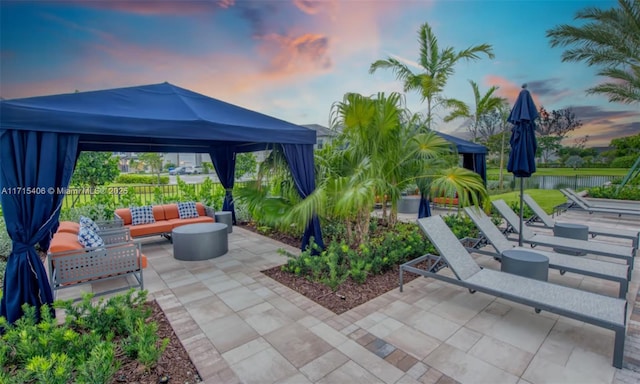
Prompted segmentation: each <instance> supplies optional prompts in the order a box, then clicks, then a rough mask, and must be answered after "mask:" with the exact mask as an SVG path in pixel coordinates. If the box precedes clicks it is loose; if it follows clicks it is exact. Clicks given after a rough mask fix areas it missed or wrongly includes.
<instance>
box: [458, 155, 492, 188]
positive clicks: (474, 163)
mask: <svg viewBox="0 0 640 384" xmlns="http://www.w3.org/2000/svg"><path fill="white" fill-rule="evenodd" d="M486 156H487V155H486V154H484V153H465V154H464V155H462V166H463V167H464V168H466V169H470V170H472V171H474V172H475V173H477V174H479V175H480V177H482V181H483V182H484V184H485V185H486V184H487V159H486Z"/></svg>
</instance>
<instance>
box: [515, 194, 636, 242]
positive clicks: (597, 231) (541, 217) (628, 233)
mask: <svg viewBox="0 0 640 384" xmlns="http://www.w3.org/2000/svg"><path fill="white" fill-rule="evenodd" d="M523 199H524V202H525V204H527V205H528V206H529V208H531V210H532V211H533V214H534V215H533V217H531V218H529V220H527V223H529V222H535V221H540V222H541V223H542V224H543V225H544V226H545V227H547V228H553V227H554V226H555V225H556V221H555V220H554V219H553V218H552V217H551V216H549V215H548V214H547V213H546V212H545V211H544V209H542V207H541V206H539V205H538V203H537V202H536V201H535V200H534V199H533V198H532V197H531V196H529V195H527V194H525V195H524V196H523ZM589 234H590V235H591V237H596V236H598V235H600V236H609V237H618V238H622V239H630V240H631V243H632V245H633V248H635V249H638V241H639V240H640V231H632V230H624V229H617V228H616V229H608V228H596V227H591V226H590V227H589Z"/></svg>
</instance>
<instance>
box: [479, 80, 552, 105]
mask: <svg viewBox="0 0 640 384" xmlns="http://www.w3.org/2000/svg"><path fill="white" fill-rule="evenodd" d="M484 83H485V84H486V85H487V86H490V87H491V86H496V87H499V88H498V90H497V91H496V95H498V96H500V97H504V98H505V99H507V101H508V102H509V104H510V105H513V103H514V102H515V101H516V99H517V98H518V95H519V94H520V91H521V90H522V84H516V83H515V82H512V81H509V80H507V79H505V78H503V77H501V76H498V75H487V76H485V77H484ZM532 96H533V102H534V103H536V106H538V108H539V107H540V100H539V99H538V96H537V95H535V94H532Z"/></svg>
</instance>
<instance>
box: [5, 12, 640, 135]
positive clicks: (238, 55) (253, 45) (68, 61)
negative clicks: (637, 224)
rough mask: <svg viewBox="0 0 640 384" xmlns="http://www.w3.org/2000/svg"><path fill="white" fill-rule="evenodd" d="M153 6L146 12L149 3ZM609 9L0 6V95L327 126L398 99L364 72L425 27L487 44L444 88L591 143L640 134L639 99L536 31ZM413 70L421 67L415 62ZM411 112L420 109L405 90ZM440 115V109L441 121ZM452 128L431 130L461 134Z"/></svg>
mask: <svg viewBox="0 0 640 384" xmlns="http://www.w3.org/2000/svg"><path fill="white" fill-rule="evenodd" d="M152 3H153V4H152ZM615 4H616V2H615V1H579V0H566V1H551V0H549V1H532V0H529V1H519V0H511V1H508V0H503V1H493V0H482V1H480V0H460V1H437V0H434V1H402V0H400V1H392V0H375V1H374V0H368V1H367V0H363V1H305V0H286V1H285V0H261V1H241V0H220V1H203V0H200V1H153V2H152V1H142V0H138V1H120V0H118V1H111V2H108V1H89V2H87V1H39V2H29V1H7V0H3V1H2V2H1V3H0V7H1V15H0V18H1V19H0V28H1V30H0V96H1V97H3V98H5V99H10V98H18V97H29V96H39V95H48V94H57V93H68V92H74V91H75V90H79V91H89V90H96V89H103V88H117V87H124V86H131V85H139V84H152V83H160V82H164V81H168V82H170V83H172V84H175V85H178V86H181V87H184V88H189V89H191V90H194V91H196V92H200V93H203V94H205V95H208V96H211V97H215V98H218V99H221V100H224V101H227V102H231V103H236V104H238V105H241V106H243V107H247V108H251V109H255V110H257V111H260V112H263V113H266V114H270V115H273V116H276V117H278V118H282V119H285V120H288V121H291V122H293V123H297V124H311V123H316V124H322V125H325V126H326V125H328V124H329V114H330V110H331V105H332V103H334V102H336V101H340V100H341V99H342V97H343V95H344V94H345V93H346V92H359V93H362V94H366V95H368V94H374V93H376V92H379V91H384V92H391V91H401V89H402V87H401V84H400V83H399V82H398V81H396V80H395V79H394V77H393V74H392V73H391V72H384V71H379V72H377V73H375V74H373V75H370V74H369V73H368V69H369V66H370V64H371V63H372V62H373V61H375V60H377V59H379V58H386V57H388V56H393V57H397V58H399V59H400V60H403V61H404V62H405V63H407V64H409V65H412V63H414V62H415V61H416V60H417V58H418V43H417V31H418V27H419V26H420V24H422V23H424V22H428V23H429V24H430V25H431V26H432V28H433V30H434V32H435V34H436V36H437V37H438V40H439V43H440V45H441V47H445V46H453V47H455V48H457V49H463V48H466V47H469V46H471V45H475V44H481V43H488V44H491V45H493V48H494V53H495V56H496V57H495V59H493V60H490V59H482V60H481V61H478V62H473V63H460V64H459V65H458V66H457V67H456V73H455V75H454V76H453V77H452V78H451V80H450V82H449V84H448V86H447V88H446V89H445V94H446V96H448V97H454V98H458V99H461V100H463V101H465V102H467V103H472V100H473V96H472V93H471V87H470V86H469V84H468V80H474V81H476V82H477V83H478V84H479V85H480V89H481V92H485V91H486V90H487V89H488V88H489V87H490V86H492V85H497V86H500V89H499V95H501V96H504V97H506V98H507V99H508V100H509V101H510V102H513V101H515V97H516V95H517V92H518V91H519V88H520V85H521V84H522V83H523V82H527V83H528V84H529V89H530V90H531V92H532V94H533V95H534V100H535V101H536V103H537V104H538V105H544V106H545V108H547V109H558V108H567V107H571V108H573V110H574V111H575V112H576V115H577V117H578V118H579V119H581V120H582V121H583V123H584V127H583V128H582V129H580V130H578V131H576V132H575V133H573V137H571V138H569V139H568V140H567V141H566V142H565V143H566V144H571V143H572V141H573V140H574V139H575V138H579V137H583V136H585V135H589V137H590V140H589V142H588V145H590V146H602V145H607V144H608V143H609V141H610V140H611V138H614V137H619V136H627V135H631V134H635V133H637V132H639V131H640V108H638V106H637V105H635V106H634V105H622V104H612V103H609V102H608V101H607V99H606V98H605V97H603V96H588V95H586V94H585V89H587V88H589V87H591V86H593V85H595V84H597V83H598V82H600V81H601V79H599V78H598V77H596V76H595V72H596V71H595V69H593V68H589V67H587V66H586V65H585V64H581V63H562V62H561V60H560V57H561V54H562V49H560V48H554V49H552V48H551V47H550V46H549V42H548V39H547V38H546V37H545V33H546V31H547V30H548V29H550V28H552V27H554V26H556V25H559V24H563V23H573V22H574V21H573V17H574V15H575V12H576V11H577V10H580V9H583V8H585V7H587V6H593V7H598V8H610V7H613V6H615ZM415 70H418V69H417V68H415ZM407 105H408V107H409V108H410V109H411V110H412V111H414V112H420V111H423V110H424V105H423V104H422V103H421V102H420V99H419V97H418V96H417V95H415V94H409V95H407ZM445 112H446V111H442V110H440V111H438V114H439V116H444V114H445ZM462 123H463V121H454V122H452V123H448V124H444V123H440V124H438V126H437V129H439V130H443V131H446V132H451V131H455V130H458V131H459V130H460V128H459V126H460V125H461V124H462Z"/></svg>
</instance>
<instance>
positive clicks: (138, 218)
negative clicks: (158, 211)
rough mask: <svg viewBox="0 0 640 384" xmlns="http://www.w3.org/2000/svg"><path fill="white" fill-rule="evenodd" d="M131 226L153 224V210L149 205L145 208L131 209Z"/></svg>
mask: <svg viewBox="0 0 640 384" xmlns="http://www.w3.org/2000/svg"><path fill="white" fill-rule="evenodd" d="M129 209H130V210H131V225H140V224H151V223H155V222H156V219H155V217H153V209H152V208H151V206H150V205H147V206H145V207H131V208H129Z"/></svg>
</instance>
